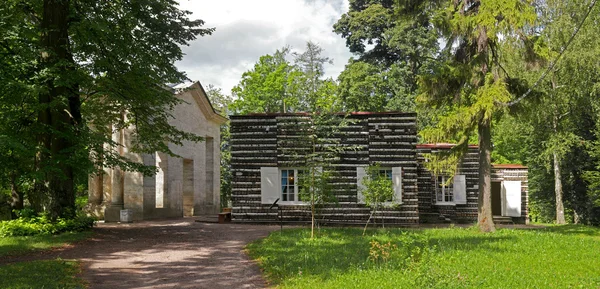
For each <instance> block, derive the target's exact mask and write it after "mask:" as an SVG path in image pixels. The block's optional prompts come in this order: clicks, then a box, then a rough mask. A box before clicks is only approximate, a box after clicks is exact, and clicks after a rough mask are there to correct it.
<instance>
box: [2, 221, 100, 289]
mask: <svg viewBox="0 0 600 289" xmlns="http://www.w3.org/2000/svg"><path fill="white" fill-rule="evenodd" d="M91 234H92V232H91V231H85V232H77V233H64V234H60V235H37V236H28V237H4V238H0V258H1V257H2V256H7V255H20V254H24V253H28V252H32V251H37V250H47V249H51V248H54V247H60V246H64V245H65V244H68V243H72V242H75V241H79V240H82V239H85V238H88V237H90V236H91ZM79 271H80V269H79V264H78V263H77V262H75V261H65V260H60V259H58V260H46V261H33V262H19V263H13V264H8V265H0V276H2V277H1V278H0V288H85V286H84V283H83V281H82V280H81V279H80V278H78V277H77V273H79Z"/></svg>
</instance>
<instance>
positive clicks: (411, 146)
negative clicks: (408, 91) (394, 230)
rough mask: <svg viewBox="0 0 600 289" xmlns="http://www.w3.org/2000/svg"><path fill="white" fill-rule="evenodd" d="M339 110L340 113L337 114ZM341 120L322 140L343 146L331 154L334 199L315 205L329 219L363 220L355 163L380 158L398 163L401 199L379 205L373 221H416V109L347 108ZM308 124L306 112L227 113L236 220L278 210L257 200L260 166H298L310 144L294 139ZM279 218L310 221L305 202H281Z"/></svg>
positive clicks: (271, 215) (270, 215)
mask: <svg viewBox="0 0 600 289" xmlns="http://www.w3.org/2000/svg"><path fill="white" fill-rule="evenodd" d="M341 117H342V116H340V118H341ZM348 118H349V119H350V121H349V123H348V124H347V125H346V126H343V127H342V128H341V129H340V130H339V132H337V133H335V134H334V135H333V136H329V137H328V140H327V141H326V142H325V143H323V144H320V145H321V147H322V146H327V145H336V146H346V147H349V148H352V149H348V150H344V151H343V152H341V153H340V154H338V155H337V157H336V158H334V159H332V160H331V162H330V163H331V166H332V167H333V168H334V176H333V178H332V180H331V184H332V186H333V190H334V194H335V196H336V197H337V203H334V204H327V205H324V206H323V207H322V208H319V214H318V219H319V221H320V222H321V223H329V224H361V223H362V224H364V222H366V220H367V219H368V217H369V213H370V211H369V208H367V207H366V206H365V205H364V204H358V203H357V179H356V167H357V166H367V165H369V164H374V163H379V164H380V165H381V166H382V167H390V168H391V167H402V170H403V176H402V189H403V200H402V204H401V205H399V206H396V207H393V208H387V209H385V210H382V211H381V212H379V213H378V214H377V215H376V216H375V221H376V222H378V223H381V222H382V221H385V223H386V224H398V225H414V224H418V222H419V215H418V196H417V160H416V142H417V135H416V114H415V113H368V114H352V115H350V116H349V117H348ZM310 124H311V121H310V117H309V116H308V115H307V114H256V115H240V116H232V117H231V152H232V159H231V167H232V173H233V181H232V203H233V210H232V217H233V220H234V221H235V222H259V221H268V222H276V221H277V220H278V219H277V210H276V209H271V210H269V209H268V207H269V205H268V204H261V191H260V167H263V166H267V167H280V168H297V167H301V166H302V158H301V157H300V158H299V157H298V156H301V155H302V154H303V153H306V152H308V151H310V150H312V148H311V147H310V145H309V144H306V145H302V144H298V142H297V140H302V138H303V137H304V135H303V134H305V133H306V130H307V129H309V127H310ZM281 209H282V215H283V219H284V221H289V222H294V221H300V222H310V208H309V207H308V205H306V204H304V205H282V206H281Z"/></svg>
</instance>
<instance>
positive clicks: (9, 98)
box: [0, 0, 213, 218]
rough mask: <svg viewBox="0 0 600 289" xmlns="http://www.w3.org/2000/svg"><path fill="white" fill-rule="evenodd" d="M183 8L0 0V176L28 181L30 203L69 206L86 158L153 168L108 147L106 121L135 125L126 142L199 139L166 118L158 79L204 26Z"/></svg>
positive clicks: (97, 163) (155, 2) (87, 165)
mask: <svg viewBox="0 0 600 289" xmlns="http://www.w3.org/2000/svg"><path fill="white" fill-rule="evenodd" d="M190 14H191V12H188V11H181V10H179V8H178V6H177V3H176V2H173V1H168V0H142V1H135V2H114V3H113V2H98V1H90V0H77V1H49V0H43V1H42V0H39V1H37V0H26V1H20V0H18V1H17V0H8V1H4V3H3V5H2V7H0V19H2V21H1V23H0V35H2V36H1V37H0V163H2V164H3V166H2V168H0V186H1V187H8V186H9V185H12V186H14V187H16V188H18V189H20V190H21V193H25V192H24V190H22V187H24V186H27V185H28V186H29V187H31V188H32V189H31V190H29V191H28V192H26V194H25V195H26V196H27V198H28V200H29V202H30V203H31V205H32V206H33V207H34V208H35V209H36V210H38V211H41V210H44V209H45V210H48V211H49V212H50V213H51V214H52V217H53V218H54V217H64V216H69V215H71V216H72V215H73V212H74V210H75V193H76V192H75V188H76V186H77V184H78V182H85V181H86V180H87V174H88V173H90V172H92V171H93V170H94V167H102V166H105V167H114V166H119V167H121V168H123V169H124V170H135V171H143V172H145V173H149V174H150V173H152V171H153V170H152V168H148V167H145V166H143V165H140V164H137V163H134V162H131V161H130V160H129V159H127V158H126V157H124V156H122V155H120V154H119V153H117V149H116V148H117V147H118V144H117V143H116V142H114V141H113V140H112V139H111V134H112V132H113V130H117V129H121V128H125V127H130V126H135V127H136V129H135V130H134V132H133V137H132V138H131V139H132V140H133V144H132V150H133V151H135V152H151V153H154V152H155V151H163V152H167V153H170V150H169V148H168V145H167V144H168V143H174V144H182V142H184V141H200V140H202V138H201V137H200V136H196V135H194V134H191V133H189V132H184V131H180V130H178V129H176V128H175V127H174V126H172V125H171V124H170V123H169V122H170V119H171V115H170V108H173V106H174V105H176V104H177V103H179V100H178V99H177V98H176V97H174V95H173V93H172V91H170V90H167V89H165V87H166V86H165V85H166V84H168V83H181V82H184V81H185V80H187V78H186V76H185V74H184V73H183V72H181V71H178V70H177V68H176V67H175V65H174V63H175V61H177V60H181V58H182V56H183V53H182V51H181V46H183V45H187V44H188V43H189V42H190V41H192V40H194V39H196V38H197V37H199V36H203V35H208V34H210V33H211V32H212V31H213V29H205V28H202V26H203V24H204V22H203V21H202V20H191V19H189V16H190ZM106 145H107V146H108V147H107V146H106ZM12 180H14V181H12ZM9 183H10V184H9ZM15 185H16V186H15Z"/></svg>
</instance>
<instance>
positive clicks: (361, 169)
mask: <svg viewBox="0 0 600 289" xmlns="http://www.w3.org/2000/svg"><path fill="white" fill-rule="evenodd" d="M381 170H385V171H391V179H390V180H391V181H392V189H393V190H394V195H393V197H392V201H387V202H383V203H381V204H382V205H383V206H385V207H391V206H394V205H401V204H402V203H403V200H402V194H403V190H402V167H382V168H380V171H381ZM366 173H367V167H365V166H358V167H356V185H357V190H358V191H357V203H359V204H364V203H365V201H364V196H363V195H362V194H361V193H360V191H361V190H364V189H365V187H364V185H363V184H362V179H363V178H364V177H365V176H366Z"/></svg>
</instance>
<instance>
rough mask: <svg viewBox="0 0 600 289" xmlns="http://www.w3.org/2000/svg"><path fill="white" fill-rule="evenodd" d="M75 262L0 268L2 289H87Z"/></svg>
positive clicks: (31, 263) (25, 264)
mask: <svg viewBox="0 0 600 289" xmlns="http://www.w3.org/2000/svg"><path fill="white" fill-rule="evenodd" d="M80 271H81V269H80V267H79V264H78V263H77V262H74V261H65V260H44V261H32V262H20V263H14V264H8V265H3V266H0V276H2V278H0V288H7V289H8V288H10V289H21V288H23V289H25V288H27V289H30V288H85V284H84V283H83V281H82V280H81V279H80V278H77V277H76V276H77V274H78V273H79V272H80Z"/></svg>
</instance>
